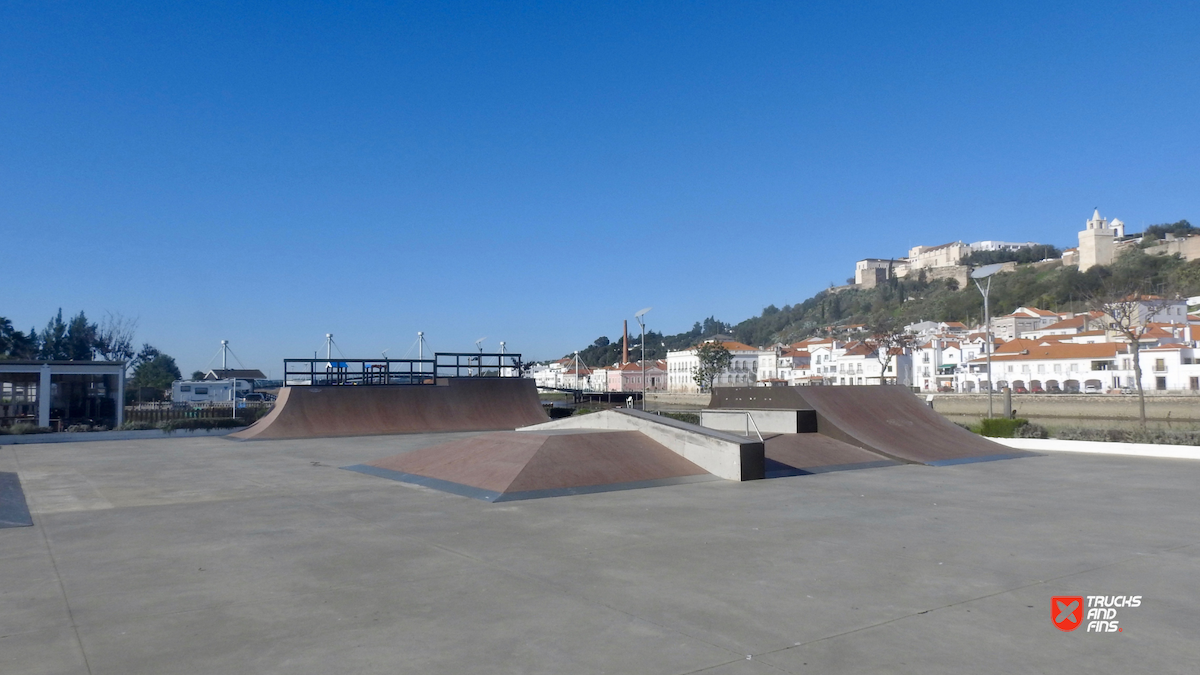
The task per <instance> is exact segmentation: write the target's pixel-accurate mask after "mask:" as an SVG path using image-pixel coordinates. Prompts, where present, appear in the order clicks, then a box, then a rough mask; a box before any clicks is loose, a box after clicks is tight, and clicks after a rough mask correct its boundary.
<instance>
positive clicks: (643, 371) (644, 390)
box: [638, 319, 646, 412]
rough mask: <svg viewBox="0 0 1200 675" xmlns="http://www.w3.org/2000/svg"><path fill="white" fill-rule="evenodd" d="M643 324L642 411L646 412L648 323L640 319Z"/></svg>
mask: <svg viewBox="0 0 1200 675" xmlns="http://www.w3.org/2000/svg"><path fill="white" fill-rule="evenodd" d="M638 323H639V324H641V326H642V412H646V324H645V323H643V322H642V320H641V319H638Z"/></svg>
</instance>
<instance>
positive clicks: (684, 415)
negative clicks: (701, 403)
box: [658, 412, 700, 425]
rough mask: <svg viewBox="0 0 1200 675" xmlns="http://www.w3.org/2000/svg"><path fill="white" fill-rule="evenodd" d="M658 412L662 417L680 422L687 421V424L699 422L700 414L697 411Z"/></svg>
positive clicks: (697, 423)
mask: <svg viewBox="0 0 1200 675" xmlns="http://www.w3.org/2000/svg"><path fill="white" fill-rule="evenodd" d="M658 414H659V415H662V416H663V417H670V418H671V419H673V420H679V421H680V422H687V423H688V424H695V425H699V424H700V415H699V414H697V413H688V412H660V413H658Z"/></svg>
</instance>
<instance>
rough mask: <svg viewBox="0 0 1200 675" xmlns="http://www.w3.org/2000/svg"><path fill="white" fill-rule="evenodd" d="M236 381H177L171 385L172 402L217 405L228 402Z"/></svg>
mask: <svg viewBox="0 0 1200 675" xmlns="http://www.w3.org/2000/svg"><path fill="white" fill-rule="evenodd" d="M234 382H236V380H232V379H230V380H175V382H173V383H172V384H171V402H173V403H176V404H179V403H185V404H186V403H217V402H222V401H224V402H228V401H230V400H231V398H230V396H229V392H230V390H231V389H232V388H233V386H234Z"/></svg>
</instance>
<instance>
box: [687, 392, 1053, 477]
mask: <svg viewBox="0 0 1200 675" xmlns="http://www.w3.org/2000/svg"><path fill="white" fill-rule="evenodd" d="M710 407H712V408H716V409H728V410H775V409H782V410H813V411H815V412H816V416H817V433H819V434H821V435H822V436H827V437H829V438H832V439H835V440H838V441H842V442H843V443H847V444H849V445H853V446H857V447H859V448H864V449H866V450H870V451H871V452H874V453H877V454H879V455H882V456H883V457H884V458H887V459H892V460H896V461H900V462H907V463H917V464H927V465H929V466H944V465H948V464H960V463H964V462H979V461H988V460H993V459H1008V458H1012V457H1028V456H1033V455H1034V453H1029V452H1022V451H1014V450H1013V449H1012V448H1008V447H1005V446H1002V445H1000V444H998V443H994V442H992V441H990V440H988V439H986V438H984V437H982V436H977V435H975V434H973V433H971V432H970V431H967V430H966V429H963V428H962V427H960V426H958V425H957V424H954V423H953V422H951V421H950V420H948V419H946V418H945V417H942V416H941V415H939V414H938V413H937V412H935V411H934V410H933V409H932V408H930V407H929V406H927V405H925V404H924V403H923V402H922V401H921V400H920V399H919V398H917V397H916V396H914V395H913V394H912V392H910V391H909V390H908V389H907V388H905V387H902V386H896V385H884V386H839V387H728V388H717V389H715V390H714V392H713V400H712V404H711V406H710Z"/></svg>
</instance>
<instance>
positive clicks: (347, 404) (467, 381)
mask: <svg viewBox="0 0 1200 675" xmlns="http://www.w3.org/2000/svg"><path fill="white" fill-rule="evenodd" d="M549 419H550V418H549V417H547V416H546V413H545V411H544V410H543V409H542V405H541V402H540V401H539V399H538V395H537V387H536V386H535V385H534V382H533V380H529V379H524V378H447V379H439V380H438V381H437V384H435V385H377V386H354V385H333V386H293V387H284V388H282V389H280V390H279V397H278V398H277V399H276V401H275V408H274V409H273V410H272V411H271V412H270V413H268V414H267V416H266V417H263V418H262V419H261V420H259V421H257V422H255V423H254V424H252V425H251V426H249V427H247V428H246V429H244V430H242V431H239V432H237V433H234V434H230V435H229V436H228V438H233V439H237V440H271V439H283V438H322V437H333V436H373V435H382V434H411V433H429V432H439V431H496V430H505V429H508V430H511V429H515V428H517V427H521V426H528V425H531V424H537V423H539V422H545V421H547V420H549Z"/></svg>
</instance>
